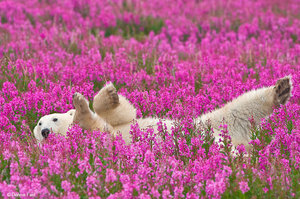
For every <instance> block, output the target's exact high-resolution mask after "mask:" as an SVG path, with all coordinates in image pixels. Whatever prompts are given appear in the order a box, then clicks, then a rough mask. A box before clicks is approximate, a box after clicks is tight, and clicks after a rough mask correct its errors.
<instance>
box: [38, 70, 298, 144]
mask: <svg viewBox="0 0 300 199" xmlns="http://www.w3.org/2000/svg"><path fill="white" fill-rule="evenodd" d="M291 91H292V82H291V77H290V76H286V77H284V78H282V79H279V80H278V81H277V82H276V85H275V86H270V87H264V88H260V89H257V90H252V91H249V92H247V93H244V94H243V95H241V96H239V97H238V98H236V99H234V100H233V101H231V102H229V103H227V104H226V105H225V106H224V107H222V108H220V109H217V110H214V111H212V112H209V113H206V114H204V115H202V116H200V117H198V118H196V119H195V121H196V124H197V125H199V126H200V125H201V126H203V125H204V126H207V125H211V127H212V128H213V129H214V137H215V138H216V139H215V140H219V138H220V136H219V134H220V129H219V128H220V125H221V124H222V123H223V122H225V123H226V124H227V128H228V132H229V134H230V136H231V139H232V143H233V145H234V146H237V145H239V144H244V145H245V146H246V148H248V147H249V144H248V142H249V141H250V136H251V132H250V128H251V123H250V121H249V118H252V120H253V121H254V122H255V124H257V125H259V124H260V121H261V119H262V118H265V117H267V116H269V115H270V114H271V113H272V112H273V108H274V107H278V106H279V105H280V104H286V103H287V101H288V100H289V98H290V97H291ZM73 104H74V107H75V110H74V109H72V110H70V111H68V112H67V113H63V114H51V115H46V116H44V117H42V118H41V119H40V120H39V122H38V124H37V126H36V127H35V128H34V136H35V137H36V139H37V140H38V141H42V140H43V139H45V138H47V137H48V135H49V133H50V132H53V133H57V134H61V135H64V136H65V135H66V132H67V129H68V128H69V126H70V125H71V124H72V123H73V122H75V123H78V124H79V125H80V126H81V127H82V128H83V129H89V130H100V131H108V132H110V133H112V134H113V135H116V134H117V133H121V134H122V137H123V139H124V140H125V142H126V143H127V144H128V143H130V142H131V135H130V126H131V124H132V123H133V121H136V122H137V123H138V124H139V127H140V128H141V129H145V128H149V127H152V128H154V131H155V132H157V127H158V125H157V123H158V122H159V121H163V123H165V124H166V126H167V129H168V130H171V127H172V126H174V125H175V124H174V121H172V120H162V119H158V118H141V119H137V118H136V109H135V108H134V107H133V105H132V104H131V103H130V102H129V101H128V100H127V99H126V98H125V97H124V96H122V95H118V94H117V91H116V89H115V87H114V86H113V84H108V85H106V86H105V87H104V88H102V89H101V90H100V91H99V93H98V94H97V95H96V96H95V97H94V101H93V108H94V111H95V113H94V112H93V111H91V110H90V108H89V104H88V101H87V100H86V99H85V98H84V97H83V96H82V95H81V94H80V93H75V94H74V95H73Z"/></svg>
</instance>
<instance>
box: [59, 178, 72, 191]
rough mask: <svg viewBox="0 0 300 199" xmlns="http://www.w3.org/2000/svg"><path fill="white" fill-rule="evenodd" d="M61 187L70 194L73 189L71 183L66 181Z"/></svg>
mask: <svg viewBox="0 0 300 199" xmlns="http://www.w3.org/2000/svg"><path fill="white" fill-rule="evenodd" d="M61 187H62V188H63V189H64V190H65V191H66V192H70V191H71V189H72V187H73V186H72V185H71V183H70V182H68V181H67V180H64V181H62V182H61Z"/></svg>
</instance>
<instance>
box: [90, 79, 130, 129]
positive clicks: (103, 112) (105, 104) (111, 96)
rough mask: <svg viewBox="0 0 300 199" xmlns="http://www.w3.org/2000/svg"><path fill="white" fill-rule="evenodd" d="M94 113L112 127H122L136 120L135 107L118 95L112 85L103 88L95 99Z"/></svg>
mask: <svg viewBox="0 0 300 199" xmlns="http://www.w3.org/2000/svg"><path fill="white" fill-rule="evenodd" d="M93 108H94V111H95V112H96V113H97V114H98V115H99V116H100V117H101V118H103V119H104V120H105V121H106V122H108V123H109V124H110V125H112V126H117V125H122V124H126V123H129V122H131V121H132V120H134V119H136V110H135V108H134V106H133V105H132V104H131V103H130V102H129V101H128V100H127V99H126V98H125V97H124V96H122V95H118V93H117V90H116V88H115V87H114V85H113V84H112V83H110V84H108V85H106V86H105V87H103V88H102V89H101V90H100V91H99V93H98V94H97V95H96V96H95V97H94V102H93Z"/></svg>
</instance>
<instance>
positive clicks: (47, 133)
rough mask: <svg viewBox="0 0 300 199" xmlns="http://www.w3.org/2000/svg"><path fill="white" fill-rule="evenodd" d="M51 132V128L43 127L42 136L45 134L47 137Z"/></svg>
mask: <svg viewBox="0 0 300 199" xmlns="http://www.w3.org/2000/svg"><path fill="white" fill-rule="evenodd" d="M49 133H50V130H49V129H43V130H42V136H43V137H44V138H47V137H48V135H49Z"/></svg>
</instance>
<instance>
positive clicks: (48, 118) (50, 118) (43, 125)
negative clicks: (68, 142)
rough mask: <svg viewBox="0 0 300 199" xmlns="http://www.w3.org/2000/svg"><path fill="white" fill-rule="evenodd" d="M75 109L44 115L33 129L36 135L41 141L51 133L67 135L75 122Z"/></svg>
mask: <svg viewBox="0 0 300 199" xmlns="http://www.w3.org/2000/svg"><path fill="white" fill-rule="evenodd" d="M74 115H75V109H71V110H69V111H68V112H66V113H54V114H50V115H45V116H43V117H42V118H41V119H40V120H39V121H38V123H37V125H36V126H35V127H34V129H33V133H34V137H35V138H36V139H37V140H38V141H39V142H41V141H42V140H44V139H46V138H47V137H48V135H49V134H50V133H56V134H61V135H63V136H66V133H67V130H68V128H69V127H70V125H71V124H72V123H73V118H74Z"/></svg>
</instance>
